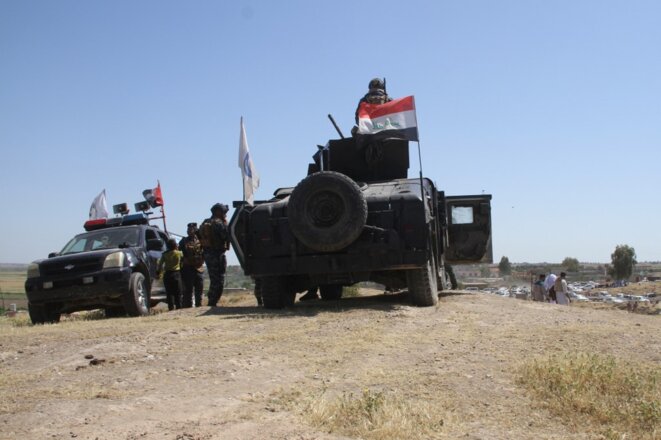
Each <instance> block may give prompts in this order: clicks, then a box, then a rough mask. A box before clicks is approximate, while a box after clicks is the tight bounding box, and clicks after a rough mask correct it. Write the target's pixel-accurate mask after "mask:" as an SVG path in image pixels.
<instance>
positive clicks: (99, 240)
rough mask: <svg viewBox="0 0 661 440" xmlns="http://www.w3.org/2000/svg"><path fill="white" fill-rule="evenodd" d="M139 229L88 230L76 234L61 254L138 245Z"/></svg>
mask: <svg viewBox="0 0 661 440" xmlns="http://www.w3.org/2000/svg"><path fill="white" fill-rule="evenodd" d="M139 232H140V231H139V230H138V229H136V228H129V229H103V230H101V231H93V232H87V233H85V234H80V235H76V236H75V237H74V238H73V239H71V241H69V243H67V245H66V246H64V248H63V249H62V252H60V255H66V254H75V253H78V252H88V251H94V250H97V249H114V248H126V247H131V246H137V245H138V241H139V238H140V237H139Z"/></svg>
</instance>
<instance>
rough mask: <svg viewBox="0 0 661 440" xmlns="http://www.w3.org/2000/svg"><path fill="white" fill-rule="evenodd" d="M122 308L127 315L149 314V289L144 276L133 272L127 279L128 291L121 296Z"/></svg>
mask: <svg viewBox="0 0 661 440" xmlns="http://www.w3.org/2000/svg"><path fill="white" fill-rule="evenodd" d="M122 299H123V301H124V310H126V313H127V314H128V315H129V316H145V315H148V314H149V290H148V289H147V285H146V283H145V276H144V275H143V274H141V273H140V272H134V273H132V274H131V278H130V279H129V291H128V292H127V293H126V295H124V298H122Z"/></svg>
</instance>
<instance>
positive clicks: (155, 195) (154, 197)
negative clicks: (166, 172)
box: [142, 180, 164, 208]
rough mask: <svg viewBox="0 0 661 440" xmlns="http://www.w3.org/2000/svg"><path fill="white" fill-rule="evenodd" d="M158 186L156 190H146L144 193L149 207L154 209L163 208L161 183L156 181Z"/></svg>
mask: <svg viewBox="0 0 661 440" xmlns="http://www.w3.org/2000/svg"><path fill="white" fill-rule="evenodd" d="M156 183H157V185H156V188H154V189H146V190H144V191H143V192H142V196H143V197H144V198H145V200H146V201H147V202H149V206H151V207H152V208H156V207H157V206H163V205H164V203H163V193H162V192H161V182H160V181H158V180H157V181H156Z"/></svg>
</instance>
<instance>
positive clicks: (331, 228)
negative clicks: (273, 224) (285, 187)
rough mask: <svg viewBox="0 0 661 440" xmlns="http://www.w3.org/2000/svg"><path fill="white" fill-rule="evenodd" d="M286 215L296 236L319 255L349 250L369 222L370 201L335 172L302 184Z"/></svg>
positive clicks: (295, 190) (329, 172) (316, 176)
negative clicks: (368, 209) (368, 207)
mask: <svg viewBox="0 0 661 440" xmlns="http://www.w3.org/2000/svg"><path fill="white" fill-rule="evenodd" d="M287 211H288V218H289V225H290V227H291V231H292V233H293V234H294V236H295V237H296V238H298V239H299V240H300V241H301V243H303V244H304V245H305V246H307V247H309V248H310V249H313V250H316V251H320V252H333V251H338V250H340V249H343V248H345V247H347V246H349V245H350V244H351V243H353V242H354V241H355V240H356V239H357V238H358V236H359V235H360V233H361V232H362V230H363V227H364V226H365V222H366V221H367V201H366V200H365V197H364V196H363V193H362V191H361V190H360V187H358V185H357V184H356V182H354V181H353V180H351V179H350V178H349V177H347V176H345V175H344V174H341V173H336V172H334V171H322V172H319V173H314V174H311V175H309V176H308V177H306V178H305V179H303V180H301V181H300V182H299V183H298V185H296V187H295V188H294V190H293V191H292V193H291V196H290V198H289V204H288V206H287Z"/></svg>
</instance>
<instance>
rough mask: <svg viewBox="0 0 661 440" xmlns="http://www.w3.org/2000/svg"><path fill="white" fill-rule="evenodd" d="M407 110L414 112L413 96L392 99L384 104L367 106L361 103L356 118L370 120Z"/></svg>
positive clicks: (365, 103)
mask: <svg viewBox="0 0 661 440" xmlns="http://www.w3.org/2000/svg"><path fill="white" fill-rule="evenodd" d="M409 110H415V102H414V100H413V96H407V97H405V98H400V99H394V100H392V101H390V102H386V103H385V104H368V103H367V102H361V103H360V108H359V110H358V118H368V119H372V118H378V117H380V116H385V115H390V114H392V113H401V112H405V111H409Z"/></svg>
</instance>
